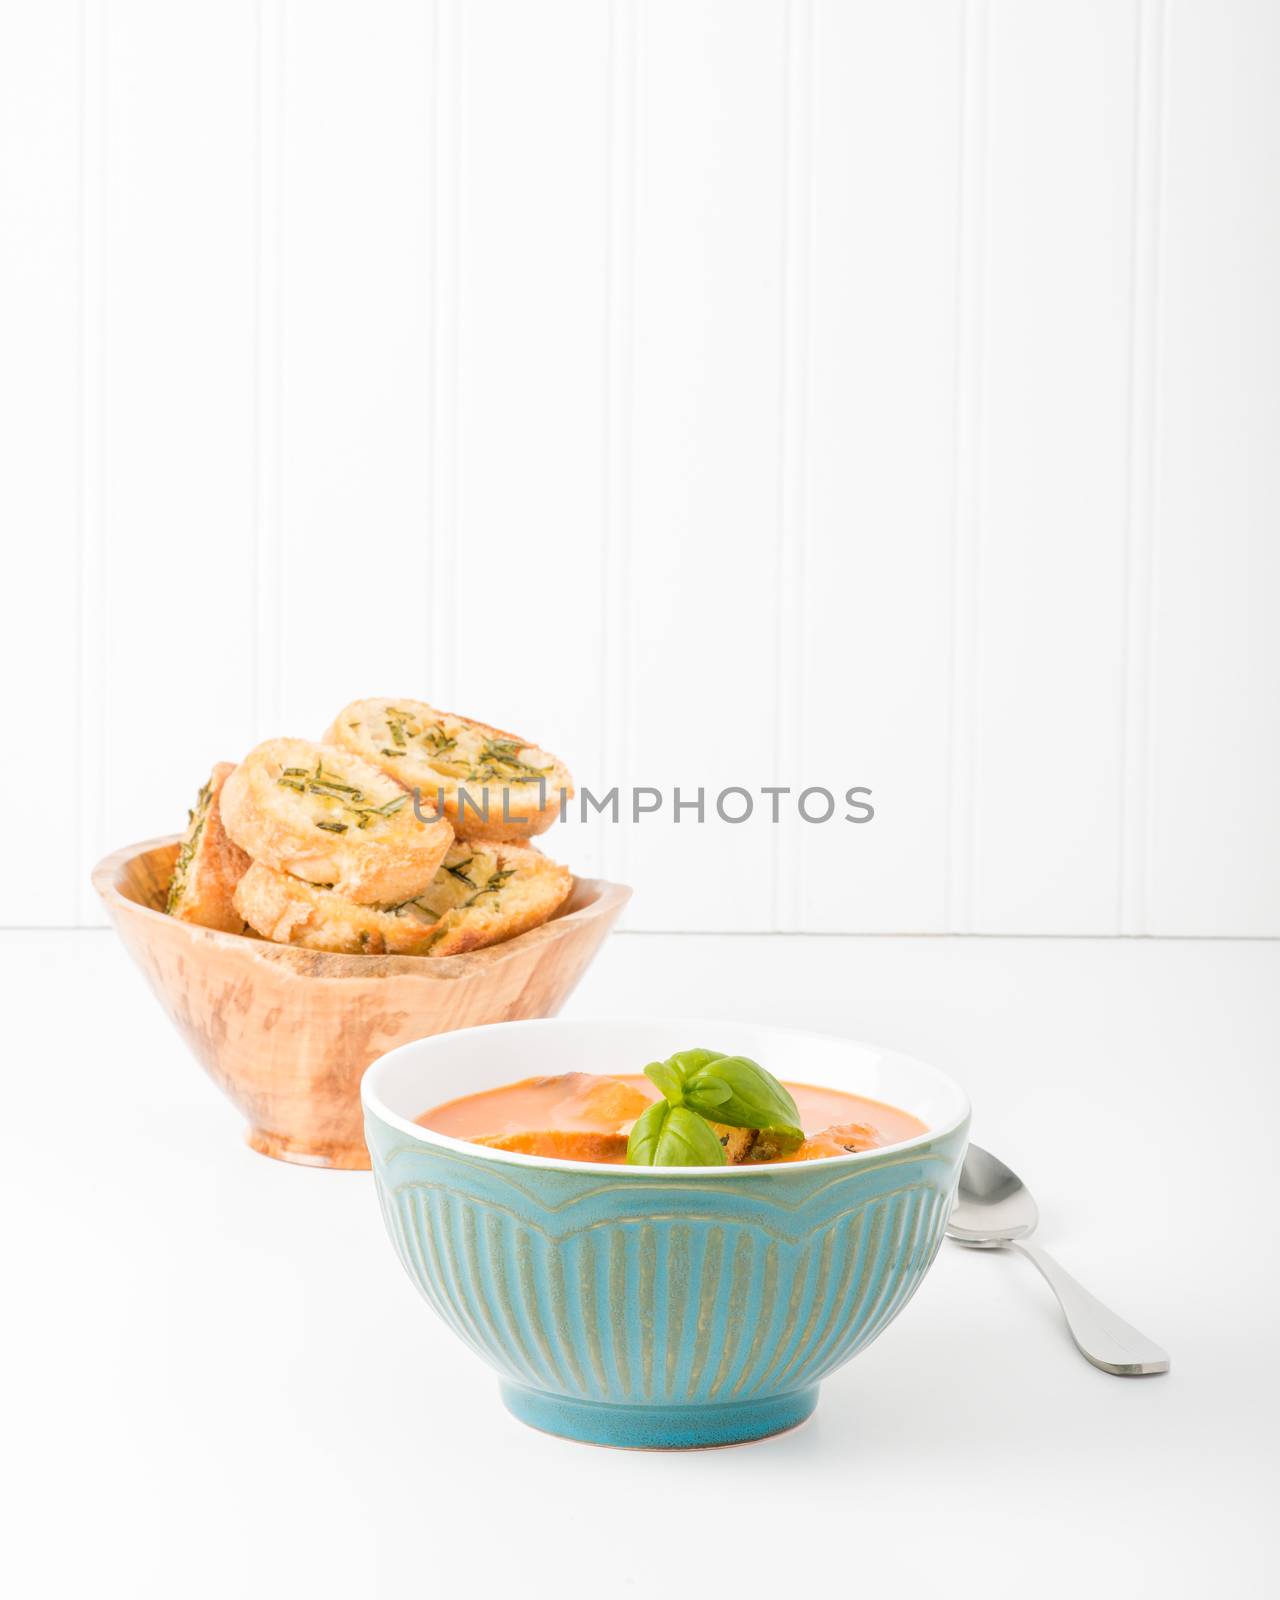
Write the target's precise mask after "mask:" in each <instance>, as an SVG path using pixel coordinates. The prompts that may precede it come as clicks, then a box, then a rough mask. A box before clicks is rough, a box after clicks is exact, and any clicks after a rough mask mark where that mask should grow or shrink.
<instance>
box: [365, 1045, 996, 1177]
mask: <svg viewBox="0 0 1280 1600" xmlns="http://www.w3.org/2000/svg"><path fill="white" fill-rule="evenodd" d="M655 1020H660V1021H665V1020H667V1019H665V1018H659V1019H655V1018H654V1017H637V1016H625V1017H617V1016H605V1017H527V1018H525V1019H523V1020H521V1021H517V1022H485V1023H481V1024H480V1025H479V1026H478V1027H474V1028H462V1029H457V1030H454V1031H456V1032H461V1033H467V1034H473V1033H474V1034H481V1033H493V1032H495V1031H497V1030H498V1029H503V1030H510V1029H513V1028H521V1029H539V1028H556V1027H563V1026H565V1025H566V1024H567V1025H572V1024H573V1023H575V1022H582V1023H588V1022H596V1023H600V1022H605V1023H613V1024H619V1025H623V1026H626V1025H633V1024H636V1025H642V1026H648V1027H652V1025H653V1023H654V1022H655ZM670 1021H671V1023H672V1025H673V1026H674V1027H677V1028H681V1029H685V1028H687V1029H688V1030H689V1035H690V1037H691V1038H692V1037H694V1036H695V1035H696V1034H699V1033H700V1034H701V1035H702V1037H709V1036H710V1035H711V1033H712V1030H714V1029H716V1028H731V1027H742V1026H746V1027H753V1028H764V1029H768V1030H770V1031H771V1032H774V1033H787V1034H791V1035H792V1036H794V1037H795V1038H800V1039H822V1040H824V1041H825V1042H827V1043H830V1044H843V1045H855V1046H857V1047H858V1048H859V1049H862V1050H875V1051H878V1052H879V1053H880V1054H881V1055H883V1056H888V1057H891V1058H892V1059H894V1060H897V1061H904V1062H909V1063H910V1064H911V1066H913V1067H918V1068H922V1069H923V1070H924V1071H925V1072H927V1073H931V1074H932V1075H933V1076H934V1077H935V1078H937V1079H939V1081H940V1082H941V1083H942V1084H943V1085H945V1087H946V1088H947V1089H949V1090H950V1091H951V1092H952V1093H953V1094H955V1095H956V1096H957V1098H958V1099H959V1100H960V1102H961V1108H962V1109H961V1110H960V1112H959V1114H958V1115H957V1116H955V1117H952V1118H951V1119H950V1120H949V1121H947V1122H945V1123H943V1124H941V1125H939V1126H938V1127H931V1128H926V1129H925V1131H924V1132H923V1133H918V1134H917V1135H916V1136H915V1138H914V1139H903V1140H902V1141H901V1142H900V1143H897V1144H887V1145H882V1146H881V1147H880V1148H879V1149H878V1150H857V1151H853V1152H851V1153H850V1154H848V1155H840V1156H817V1157H816V1158H815V1159H814V1160H812V1161H800V1162H796V1161H780V1162H771V1161H762V1162H759V1163H756V1164H748V1163H744V1164H743V1165H741V1166H733V1165H730V1164H727V1165H725V1166H723V1167H631V1166H627V1165H626V1163H625V1162H616V1161H566V1160H564V1159H563V1158H562V1157H559V1156H532V1155H524V1154H522V1153H521V1152H520V1151H517V1150H495V1149H494V1148H493V1147H492V1145H484V1144H474V1143H473V1142H472V1141H471V1140H470V1139H455V1138H454V1137H453V1136H452V1134H448V1133H437V1132H436V1130H435V1129H434V1128H424V1127H423V1126H422V1124H421V1123H420V1122H411V1121H410V1120H409V1119H408V1117H402V1116H401V1115H400V1113H399V1112H398V1111H392V1110H391V1108H390V1106H388V1105H387V1104H386V1102H385V1101H384V1100H383V1099H382V1098H381V1096H380V1095H379V1094H378V1092H377V1087H376V1083H373V1082H371V1080H375V1079H376V1078H377V1077H378V1076H379V1074H380V1072H381V1071H382V1070H383V1068H384V1067H385V1064H386V1063H387V1062H388V1061H393V1060H395V1059H396V1058H397V1057H398V1056H401V1055H403V1054H404V1053H405V1052H407V1051H409V1050H416V1049H418V1048H419V1047H420V1046H421V1045H424V1044H429V1043H430V1042H431V1040H432V1039H444V1038H448V1037H450V1035H449V1034H429V1035H428V1036H427V1037H426V1038H425V1039H410V1040H408V1041H407V1042H406V1043H404V1044H400V1045H396V1046H395V1048H394V1049H392V1050H388V1051H387V1052H386V1054H385V1055H381V1056H379V1057H378V1059H377V1060H376V1061H371V1062H370V1063H369V1065H368V1066H367V1067H366V1068H365V1071H364V1076H363V1077H362V1078H361V1079H360V1103H361V1105H362V1107H363V1108H364V1110H365V1112H366V1113H371V1114H372V1115H373V1116H375V1117H377V1118H378V1120H379V1121H381V1122H385V1123H386V1124H388V1126H390V1127H392V1128H395V1129H396V1130H397V1132H399V1133H403V1134H407V1135H408V1137H409V1138H410V1139H413V1140H415V1141H417V1143H419V1144H424V1145H432V1146H439V1147H440V1148H441V1149H444V1150H456V1151H459V1152H461V1153H462V1154H464V1155H469V1156H476V1157H478V1158H479V1159H480V1160H482V1161H495V1162H497V1163H498V1164H499V1165H500V1166H515V1167H544V1168H547V1169H548V1170H550V1171H553V1172H596V1173H610V1174H612V1175H613V1176H614V1177H617V1176H618V1174H619V1173H621V1174H623V1175H625V1178H626V1180H627V1181H628V1182H631V1181H635V1180H638V1179H642V1178H649V1179H652V1178H653V1177H654V1176H655V1175H661V1176H662V1177H664V1178H666V1177H680V1178H705V1179H707V1180H708V1181H710V1182H714V1181H715V1180H716V1179H717V1178H721V1177H726V1176H734V1177H740V1178H741V1177H751V1178H757V1177H761V1176H764V1175H767V1174H769V1173H772V1174H774V1175H775V1176H776V1175H777V1174H778V1173H779V1172H788V1171H795V1170H796V1169H797V1168H800V1169H801V1170H804V1169H806V1168H811V1167H817V1166H822V1165H825V1164H828V1163H831V1162H842V1163H853V1162H861V1163H862V1164H864V1165H865V1164H867V1163H869V1162H871V1161H876V1160H879V1159H880V1158H881V1157H883V1156H895V1157H896V1156H899V1155H901V1154H902V1153H903V1152H905V1151H910V1150H918V1149H920V1148H922V1147H923V1146H924V1145H926V1144H928V1143H929V1142H930V1141H931V1140H933V1139H945V1138H946V1137H947V1136H948V1135H950V1134H952V1133H954V1132H955V1131H956V1130H957V1128H959V1127H961V1126H962V1124H964V1123H966V1122H968V1120H969V1118H970V1116H971V1115H972V1111H973V1107H972V1105H971V1104H970V1101H969V1096H968V1095H967V1094H966V1093H965V1091H964V1090H963V1089H962V1088H961V1087H960V1085H959V1084H958V1083H957V1082H956V1080H955V1079H954V1078H953V1077H951V1075H950V1074H949V1073H946V1072H943V1070H942V1069H941V1067H935V1066H934V1065H933V1064H932V1063H931V1062H928V1061H922V1060H921V1059H920V1058H919V1056H909V1055H906V1054H905V1053H904V1052H903V1051H901V1050H893V1049H890V1048H889V1047H888V1046H886V1045H880V1044H876V1043H874V1042H873V1041H872V1040H869V1039H850V1038H848V1037H846V1036H845V1035H844V1034H840V1033H822V1032H820V1031H819V1030H818V1029H816V1028H791V1027H788V1026H786V1024H784V1023H773V1022H751V1023H741V1022H739V1023H730V1022H728V1021H726V1019H725V1018H724V1017H720V1018H707V1017H672V1018H671V1019H670ZM498 1087H501V1086H500V1085H499V1086H498ZM815 1087H817V1086H815ZM476 1092H477V1093H479V1092H481V1091H478V1090H477V1091H476ZM455 1098H457V1097H456V1096H455ZM883 1103H884V1104H886V1105H887V1104H888V1102H887V1101H885V1102H883ZM914 1114H915V1113H914V1112H913V1113H912V1115H914Z"/></svg>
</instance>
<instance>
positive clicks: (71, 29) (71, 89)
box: [0, 0, 89, 925]
mask: <svg viewBox="0 0 1280 1600" xmlns="http://www.w3.org/2000/svg"><path fill="white" fill-rule="evenodd" d="M79 57H80V38H79V26H78V7H77V5H76V4H75V3H74V0H57V3H54V4H49V5H44V6H30V7H17V6H7V7H5V8H4V9H3V10H0V216H2V217H3V226H0V352H3V354H2V356H0V440H2V441H3V444H0V453H2V454H3V459H4V466H3V470H0V529H3V537H4V542H5V547H6V553H7V558H8V559H7V561H6V568H7V572H6V576H5V579H4V582H3V584H0V672H2V673H3V678H4V682H5V684H6V685H8V686H9V689H10V693H9V695H8V698H7V706H6V719H5V721H6V728H5V743H6V747H7V748H8V749H9V751H10V752H11V753H12V751H14V750H15V749H16V748H18V747H20V746H22V745H27V746H29V747H30V748H32V749H35V750H41V749H44V748H47V747H48V746H49V745H50V744H53V745H56V746H58V747H59V753H58V755H57V758H56V761H57V770H59V771H60V772H61V773H62V775H63V781H61V782H60V783H58V784H57V785H56V787H54V788H53V789H52V790H50V791H49V792H47V793H45V794H43V795H42V796H41V799H40V805H41V811H42V814H41V826H42V827H43V828H44V829H45V830H46V832H47V837H49V838H50V839H59V840H74V839H75V838H76V837H77V832H78V810H77V800H76V796H77V790H78V783H79V773H78V771H77V747H76V741H77V734H78V723H77V716H76V706H77V703H78V696H79V687H80V686H79V681H78V677H79V675H78V672H77V656H76V622H77V606H78V582H79V578H78V567H79V561H78V556H79V550H78V539H77V528H78V519H79V504H78V497H77V460H76V440H77V429H78V421H77V419H78V399H77V395H78V387H77V380H78V370H79V354H78V292H77V249H78V241H79V228H80V219H79V213H78V204H77V196H78V192H79V181H80V177H79V167H80V122H79V67H78V62H79ZM30 685H36V686H38V688H37V690H36V692H31V690H30V688H29V687H28V686H30ZM30 815H31V794H30V792H29V790H27V789H26V788H25V786H23V785H20V784H17V783H7V784H5V785H3V786H0V830H3V832H4V834H5V837H7V838H20V837H22V836H23V835H25V834H26V832H27V829H28V826H29V819H30ZM54 859H55V858H54V855H53V853H52V852H49V851H46V850H26V851H22V850H18V851H12V852H10V853H9V857H8V861H7V865H6V869H5V886H4V895H3V907H4V909H3V918H4V920H5V921H6V922H9V923H13V924H17V925H40V924H52V925H57V924H70V923H74V922H75V921H76V919H77V914H78V910H79V901H80V896H79V882H78V878H79V876H80V863H79V862H78V861H77V858H76V852H75V850H74V849H73V850H71V851H69V852H68V853H67V854H66V856H65V857H64V858H63V859H62V860H60V861H59V862H58V864H57V866H56V867H51V863H52V862H53V861H54ZM88 865H89V863H85V870H87V868H88Z"/></svg>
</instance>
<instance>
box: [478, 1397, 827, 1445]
mask: <svg viewBox="0 0 1280 1600" xmlns="http://www.w3.org/2000/svg"><path fill="white" fill-rule="evenodd" d="M501 1388H502V1401H503V1404H504V1405H505V1406H506V1408H507V1410H508V1411H509V1412H510V1413H511V1415H512V1416H513V1417H517V1418H518V1419H519V1420H520V1421H521V1422H525V1423H528V1425H529V1426H530V1427H531V1428H537V1429H539V1430H540V1431H541V1432H542V1433H554V1434H558V1435H559V1436H560V1437H561V1438H562V1439H576V1440H578V1441H579V1442H580V1443H582V1444H605V1445H612V1446H613V1447H614V1448H615V1449H618V1450H710V1449H714V1448H715V1447H716V1446H717V1445H725V1444H747V1443H749V1442H750V1441H751V1440H753V1439H767V1438H769V1436H770V1435H771V1434H775V1433H785V1432H786V1431H787V1429H788V1428H795V1427H798V1426H799V1424H800V1423H802V1422H803V1421H804V1420H805V1418H806V1417H809V1416H811V1415H812V1414H813V1408H814V1407H815V1406H816V1405H817V1403H818V1386H817V1384H814V1385H813V1386H812V1388H809V1389H798V1390H796V1391H795V1392H794V1393H792V1394H778V1395H768V1396H765V1397H764V1398H762V1399H759V1400H737V1401H731V1402H729V1403H728V1404H724V1405H703V1406H698V1405H681V1406H628V1405H611V1404H609V1403H608V1402H607V1401H600V1400H572V1399H569V1398H568V1397H567V1396H565V1395H559V1394H548V1393H546V1392H545V1391H544V1390H537V1389H526V1388H523V1387H522V1386H521V1385H519V1384H515V1383H504V1384H502V1385H501Z"/></svg>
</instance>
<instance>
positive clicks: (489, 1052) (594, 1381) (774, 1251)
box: [362, 1019, 969, 1449]
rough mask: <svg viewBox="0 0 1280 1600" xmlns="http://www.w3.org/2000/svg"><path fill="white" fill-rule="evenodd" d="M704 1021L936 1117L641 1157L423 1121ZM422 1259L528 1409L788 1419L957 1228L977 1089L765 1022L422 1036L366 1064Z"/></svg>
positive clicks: (648, 1430)
mask: <svg viewBox="0 0 1280 1600" xmlns="http://www.w3.org/2000/svg"><path fill="white" fill-rule="evenodd" d="M692 1045H706V1046H710V1047H711V1048H714V1049H718V1050H724V1051H726V1052H733V1053H741V1054H745V1055H749V1056H752V1057H753V1058H754V1059H756V1060H757V1061H760V1062H762V1063H763V1064H764V1065H765V1066H767V1067H768V1068H769V1070H770V1071H771V1072H773V1073H775V1074H776V1075H777V1076H778V1077H781V1078H787V1079H790V1080H792V1081H793V1082H800V1083H811V1084H820V1085H824V1086H828V1087H830V1088H834V1089H846V1090H849V1091H852V1092H854V1093H858V1094H864V1095H869V1096H871V1097H872V1098H873V1099H876V1100H882V1101H887V1102H888V1103H889V1104H891V1105H896V1106H900V1107H902V1108H903V1109H904V1110H906V1111H910V1112H913V1113H914V1114H915V1115H916V1116H917V1117H919V1118H920V1119H921V1120H922V1121H923V1122H924V1123H925V1125H926V1127H927V1128H928V1130H929V1131H928V1132H927V1133H926V1134H924V1135H922V1136H921V1137H919V1138H916V1139H912V1140H910V1141H909V1142H907V1143H904V1144H899V1145H894V1146H891V1147H890V1148H888V1149H885V1150H879V1151H869V1152H866V1153H863V1154H859V1155H848V1156H837V1157H832V1158H829V1159H827V1160H822V1161H810V1162H794V1163H786V1164H783V1165H779V1166H759V1167H720V1168H706V1167H663V1168H652V1167H650V1168H639V1167H619V1166H606V1165H601V1164H595V1163H590V1164H588V1163H583V1162H571V1161H559V1160H551V1159H548V1158H545V1157H540V1156H523V1155H515V1154H512V1153H509V1152H506V1151H499V1150H491V1149H488V1148H485V1147H483V1146H479V1145H473V1144H468V1143H466V1142H464V1141H462V1140H458V1139H452V1138H449V1137H447V1136H446V1135H444V1134H439V1133H433V1132H431V1131H429V1130H428V1129H426V1128H422V1127H419V1126H417V1124H416V1122H415V1119H416V1118H417V1117H418V1116H420V1115H421V1114H422V1113H423V1112H424V1111H426V1110H427V1109H428V1108H430V1107H431V1106H434V1105H439V1104H440V1103H441V1102H442V1101H445V1100H451V1099H454V1098H455V1097H456V1096H458V1095H462V1094H470V1093H474V1092H475V1091H477V1090H480V1089H488V1088H496V1087H498V1086H499V1085H501V1084H505V1083H511V1082H513V1081H515V1080H517V1079H520V1078H527V1077H533V1076H537V1075H540V1074H543V1073H557V1072H579V1071H581V1072H619V1073H623V1072H636V1071H639V1070H641V1069H642V1068H643V1066H644V1063H645V1062H647V1061H652V1060H654V1059H655V1058H662V1057H665V1056H668V1055H670V1054H672V1053H673V1052H674V1051H676V1050H680V1049H686V1048H689V1047H690V1046H692ZM362 1096H363V1100H364V1109H365V1133H366V1138H367V1141H368V1145H369V1153H370V1155H371V1156H372V1158H373V1171H374V1177H375V1180H376V1183H377V1190H378V1197H379V1200H380V1202H381V1205H382V1213H383V1217H384V1218H385V1221H386V1224H387V1230H388V1232H389V1233H390V1235H391V1239H392V1243H393V1244H394V1245H395V1249H396V1253H397V1254H398V1255H399V1257H400V1260H401V1263H402V1264H403V1266H404V1268H405V1271H406V1272H408V1274H409V1276H410V1277H411V1278H412V1279H413V1281H414V1283H415V1284H416V1285H417V1286H418V1288H419V1290H420V1291H421V1293H422V1295H423V1297H424V1299H425V1300H426V1301H427V1303H428V1305H430V1306H431V1308H432V1309H433V1310H434V1311H435V1312H436V1313H437V1314H438V1315H439V1316H440V1317H442V1318H443V1319H444V1321H445V1322H446V1323H447V1324H448V1326H449V1327H450V1328H452V1329H453V1331H454V1333H456V1334H457V1336H458V1338H459V1339H460V1340H461V1341H462V1342H463V1343H464V1344H466V1345H469V1346H470V1347H471V1349H472V1350H474V1351H475V1353H476V1354H477V1355H478V1356H480V1358H481V1359H482V1360H484V1361H486V1362H487V1363H488V1364H489V1365H490V1366H491V1367H493V1368H494V1370H495V1371H496V1372H497V1373H498V1375H499V1378H500V1380H501V1389H502V1397H503V1399H504V1401H505V1403H506V1405H507V1407H508V1409H509V1410H510V1411H512V1412H513V1413H514V1414H515V1415H516V1416H517V1417H519V1418H520V1419H521V1420H522V1421H524V1422H527V1423H530V1424H532V1425H533V1426H534V1427H537V1428H542V1429H544V1430H546V1431H547V1432H550V1433H557V1434H562V1435H564V1436H565V1437H567V1438H571V1439H581V1440H585V1441H588V1442H590V1443H592V1444H608V1445H620V1446H627V1447H631V1448H649V1449H679V1448H691V1447H697V1446H706V1445H722V1444H734V1443H739V1442H741V1441H743V1440H747V1439H759V1438H763V1437H765V1436H766V1435H768V1434H772V1433H778V1432H781V1431H782V1430H783V1429H785V1428H791V1427H794V1426H795V1425H796V1424H797V1423H799V1422H802V1421H803V1420H804V1419H805V1418H806V1417H807V1416H808V1415H809V1414H810V1412H811V1411H812V1410H813V1408H814V1406H815V1404H816V1403H817V1398H818V1386H819V1384H820V1383H821V1381H822V1379H823V1378H825V1377H826V1376H827V1375H828V1374H829V1373H831V1372H834V1371H835V1369H836V1368H837V1367H839V1366H842V1365H843V1364H844V1363H845V1362H846V1361H848V1360H849V1359H850V1358H851V1357H853V1356H855V1355H857V1353H858V1351H859V1350H863V1349H865V1348H866V1346H867V1345H868V1344H870V1343H871V1341H872V1340H873V1339H875V1338H877V1337H878V1336H879V1335H880V1334H881V1333H883V1332H884V1330H885V1329H886V1328H887V1327H888V1326H889V1324H890V1323H891V1322H892V1321H893V1319H894V1318H895V1317H896V1316H897V1315H898V1313H899V1312H900V1311H901V1310H902V1308H903V1306H905V1305H906V1303H907V1301H908V1300H910V1298H911V1296H912V1295H913V1294H914V1293H915V1291H916V1290H917V1289H918V1288H919V1286H920V1283H921V1280H922V1279H923V1278H924V1275H925V1273H926V1272H927V1271H928V1270H929V1266H930V1264H931V1263H932V1261H933V1259H934V1256H935V1255H936V1254H937V1250H938V1246H939V1244H940V1243H941V1242H942V1237H943V1231H944V1228H945V1226H946V1220H947V1214H948V1212H949V1210H950V1207H951V1202H952V1198H953V1196H954V1193H955V1187H956V1182H957V1179H958V1178H959V1175H960V1163H961V1161H962V1160H963V1157H964V1151H965V1143H966V1136H967V1132H968V1125H969V1106H968V1101H967V1100H966V1098H965V1095H964V1093H963V1092H962V1090H961V1089H960V1088H959V1087H958V1086H957V1085H956V1084H955V1083H953V1082H952V1081H951V1080H950V1079H949V1078H947V1077H946V1076H944V1074H943V1073H941V1072H939V1071H937V1070H936V1069H935V1068H933V1067H929V1066H926V1065H925V1064H924V1063H922V1062H919V1061H914V1060H911V1059H909V1058H908V1057H905V1056H900V1055H896V1054H894V1053H892V1052H890V1051H885V1050H879V1049H876V1048H874V1047H872V1046H869V1045H863V1044H856V1043H853V1042H852V1041H850V1040H848V1039H839V1038H833V1037H828V1036H825V1035H820V1034H811V1033H801V1032H795V1031H792V1030H789V1029H783V1028H767V1027H758V1026H755V1025H751V1024H742V1023H729V1022H708V1021H688V1020H678V1019H669V1020H668V1019H661V1020H657V1021H648V1020H612V1019H609V1020H583V1021H562V1020H560V1019H552V1020H548V1021H537V1022H508V1023H498V1024H496V1025H494V1026H492V1027H482V1028H468V1029H466V1030H464V1031H462V1032H460V1033H447V1034H441V1035H439V1036H437V1037H435V1038H430V1039H422V1040H419V1041H417V1042H416V1043H413V1044H407V1045H402V1046H401V1047H400V1048H399V1049H397V1050H393V1051H391V1052H390V1053H389V1054H388V1055H385V1056H383V1057H382V1058H381V1059H380V1060H378V1061H376V1062H374V1064H373V1065H372V1066H371V1067H370V1068H369V1070H368V1072H367V1073H366V1074H365V1077H364V1081H363V1085H362Z"/></svg>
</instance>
